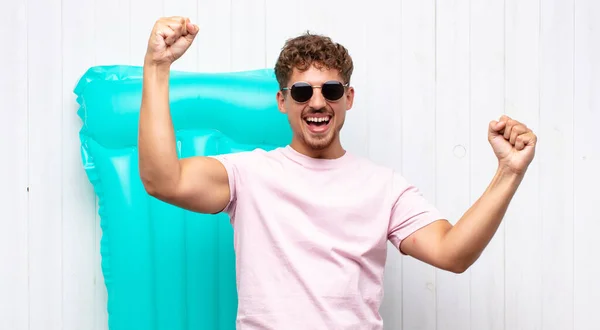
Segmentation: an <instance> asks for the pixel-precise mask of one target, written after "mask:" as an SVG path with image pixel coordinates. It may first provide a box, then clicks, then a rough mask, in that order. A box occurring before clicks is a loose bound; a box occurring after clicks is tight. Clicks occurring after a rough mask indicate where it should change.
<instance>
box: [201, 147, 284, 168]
mask: <svg viewBox="0 0 600 330" xmlns="http://www.w3.org/2000/svg"><path fill="white" fill-rule="evenodd" d="M280 154H281V148H274V149H270V150H266V149H263V148H255V149H252V150H241V151H232V152H228V153H224V154H219V155H213V156H210V157H212V158H214V159H216V160H218V161H220V162H221V163H222V164H223V166H225V168H226V169H227V172H228V173H230V174H231V173H232V172H236V173H237V174H241V173H248V172H251V173H257V172H260V171H264V170H267V169H268V168H269V167H272V165H273V164H276V163H278V162H280V158H281V155H280Z"/></svg>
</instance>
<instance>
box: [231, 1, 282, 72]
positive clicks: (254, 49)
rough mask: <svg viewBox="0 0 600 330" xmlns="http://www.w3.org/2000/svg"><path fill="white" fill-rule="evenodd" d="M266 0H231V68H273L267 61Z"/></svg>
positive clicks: (234, 69)
mask: <svg viewBox="0 0 600 330" xmlns="http://www.w3.org/2000/svg"><path fill="white" fill-rule="evenodd" d="M265 15H266V8H265V0H231V70H232V71H239V70H253V69H263V68H272V67H273V66H274V65H275V63H266V50H265V42H266V30H265Z"/></svg>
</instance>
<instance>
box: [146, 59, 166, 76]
mask: <svg viewBox="0 0 600 330" xmlns="http://www.w3.org/2000/svg"><path fill="white" fill-rule="evenodd" d="M170 71H171V64H170V63H168V62H160V63H158V62H156V61H153V60H151V59H149V58H148V57H146V58H144V74H146V73H148V74H150V75H152V76H168V75H169V73H170Z"/></svg>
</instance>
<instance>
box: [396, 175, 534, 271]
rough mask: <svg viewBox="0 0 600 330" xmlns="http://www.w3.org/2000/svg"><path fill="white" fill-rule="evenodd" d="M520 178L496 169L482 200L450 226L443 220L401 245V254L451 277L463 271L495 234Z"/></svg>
mask: <svg viewBox="0 0 600 330" xmlns="http://www.w3.org/2000/svg"><path fill="white" fill-rule="evenodd" d="M522 179H523V175H519V174H515V173H512V172H510V171H506V170H503V169H502V168H499V169H498V171H497V172H496V175H495V176H494V178H493V179H492V181H491V183H490V184H489V186H488V187H487V189H486V191H485V192H484V193H483V194H482V196H481V197H480V198H479V199H478V200H477V201H476V202H475V203H474V204H473V205H472V206H471V208H469V210H467V212H466V213H465V214H464V215H463V216H462V217H461V218H460V219H459V220H458V221H457V223H456V224H455V225H454V226H453V225H452V224H451V223H450V222H449V221H447V220H445V219H443V220H442V221H436V222H433V223H432V224H430V225H428V226H426V227H423V228H422V229H420V230H418V231H416V232H415V233H413V234H412V235H410V236H408V237H407V238H406V239H405V240H404V241H403V242H402V244H401V246H400V249H401V250H402V252H403V253H405V254H407V255H410V256H412V257H414V258H416V259H418V260H421V261H423V262H426V263H428V264H430V265H433V266H435V267H437V268H440V269H444V270H448V271H451V272H454V273H462V272H464V271H466V270H467V269H468V268H469V267H470V266H471V265H472V264H473V263H474V262H475V261H477V259H478V258H479V256H480V255H481V253H482V252H483V250H484V249H485V247H486V246H487V245H488V243H489V242H490V241H491V239H492V237H493V236H494V234H495V233H496V231H497V229H498V227H499V226H500V223H501V222H502V219H503V217H504V215H505V213H506V210H507V209H508V205H509V203H510V200H511V199H512V197H513V195H514V194H515V192H516V191H517V187H518V186H519V184H520V182H521V180H522Z"/></svg>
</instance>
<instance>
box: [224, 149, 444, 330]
mask: <svg viewBox="0 0 600 330" xmlns="http://www.w3.org/2000/svg"><path fill="white" fill-rule="evenodd" d="M215 158H217V159H219V160H221V162H222V163H223V164H224V165H225V168H226V169H227V172H228V173H229V184H230V188H231V201H230V203H229V205H228V206H227V208H226V209H225V212H226V213H227V214H229V216H230V218H231V222H232V225H233V228H234V245H235V252H236V258H237V259H236V273H237V289H238V304H239V305H238V316H237V328H238V329H244V330H247V329H257V330H258V329H260V330H266V329H277V330H280V329H285V330H295V329H302V330H306V329H361V330H362V329H382V328H383V323H382V319H381V317H380V314H379V307H380V304H381V301H382V297H383V272H384V266H385V262H386V248H387V244H386V243H387V240H390V241H391V242H392V243H393V244H394V246H396V247H398V246H399V244H400V242H401V241H402V239H404V238H405V237H406V236H408V235H409V234H411V233H412V232H414V231H415V230H417V229H419V228H421V227H423V226H425V225H427V224H429V223H431V222H433V221H435V220H438V219H441V218H442V216H441V214H440V213H439V212H438V210H436V208H435V207H434V206H433V205H431V204H430V203H429V202H428V201H427V200H425V199H424V198H423V196H422V195H421V194H420V192H419V191H418V190H417V189H416V188H415V187H414V186H412V185H411V184H410V183H408V182H407V181H406V180H405V179H404V178H403V177H402V176H401V175H399V174H398V173H397V172H394V171H393V170H392V169H389V168H386V167H383V166H379V165H376V164H374V163H373V162H371V161H369V160H367V159H365V158H361V157H358V156H354V155H352V154H350V153H348V152H346V153H345V155H344V156H342V157H340V158H338V159H333V160H324V159H314V158H310V157H307V156H305V155H303V154H301V153H299V152H297V151H296V150H295V149H293V148H291V147H290V146H287V147H284V148H278V149H275V150H272V151H264V150H262V149H256V150H253V151H248V152H240V153H233V154H227V155H219V156H215Z"/></svg>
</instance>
